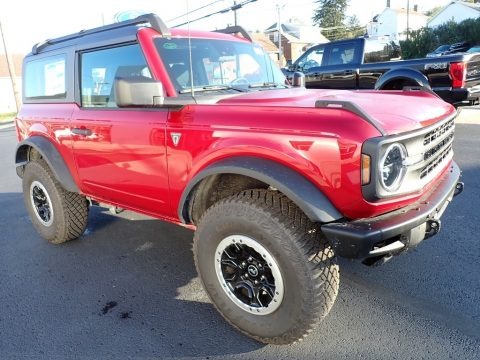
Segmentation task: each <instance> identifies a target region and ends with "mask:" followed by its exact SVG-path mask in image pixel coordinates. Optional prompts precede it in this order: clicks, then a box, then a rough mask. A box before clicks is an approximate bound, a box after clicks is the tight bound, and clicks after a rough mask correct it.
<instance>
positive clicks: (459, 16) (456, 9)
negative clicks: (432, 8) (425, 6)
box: [427, 1, 480, 28]
mask: <svg viewBox="0 0 480 360" xmlns="http://www.w3.org/2000/svg"><path fill="white" fill-rule="evenodd" d="M479 16H480V4H473V3H466V2H463V1H452V2H451V3H450V4H448V5H447V6H445V7H444V8H443V9H442V10H440V11H439V12H438V13H436V14H435V15H434V16H432V18H431V19H430V20H428V24H427V26H428V27H431V28H434V27H437V26H439V25H442V24H445V23H446V22H448V21H454V22H456V23H460V22H462V21H463V20H467V19H476V18H478V17H479Z"/></svg>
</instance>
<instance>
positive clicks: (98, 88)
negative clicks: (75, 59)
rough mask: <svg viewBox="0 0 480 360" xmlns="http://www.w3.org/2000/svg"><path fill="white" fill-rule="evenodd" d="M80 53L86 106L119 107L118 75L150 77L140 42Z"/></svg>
mask: <svg viewBox="0 0 480 360" xmlns="http://www.w3.org/2000/svg"><path fill="white" fill-rule="evenodd" d="M80 56H81V57H80V61H81V74H80V79H81V80H80V88H81V91H80V92H81V96H82V106H83V107H108V108H112V107H113V108H114V107H117V104H116V102H115V88H114V84H115V78H117V77H151V75H150V71H149V70H148V66H147V63H146V61H145V58H144V56H143V54H142V51H141V49H140V46H139V45H138V44H133V45H125V46H120V47H115V48H109V49H102V50H96V51H90V52H84V53H82V54H81V55H80Z"/></svg>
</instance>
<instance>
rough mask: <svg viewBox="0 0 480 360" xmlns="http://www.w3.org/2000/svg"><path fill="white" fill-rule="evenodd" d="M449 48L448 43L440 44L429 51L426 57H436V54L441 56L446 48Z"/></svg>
mask: <svg viewBox="0 0 480 360" xmlns="http://www.w3.org/2000/svg"><path fill="white" fill-rule="evenodd" d="M449 49H450V45H440V46H439V47H438V48H436V49H435V50H433V51H432V52H429V53H428V54H427V55H426V57H427V58H430V57H437V56H442V55H443V54H445V53H446V52H447V51H448V50H449Z"/></svg>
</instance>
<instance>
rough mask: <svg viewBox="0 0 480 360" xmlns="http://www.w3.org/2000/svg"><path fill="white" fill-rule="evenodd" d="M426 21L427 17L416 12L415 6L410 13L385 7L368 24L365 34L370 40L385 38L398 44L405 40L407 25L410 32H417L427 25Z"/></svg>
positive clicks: (405, 10)
mask: <svg viewBox="0 0 480 360" xmlns="http://www.w3.org/2000/svg"><path fill="white" fill-rule="evenodd" d="M427 20H428V17H427V16H426V15H424V14H422V13H421V12H418V11H417V7H416V6H415V7H414V8H413V9H410V11H407V9H393V8H390V7H386V8H385V10H383V11H382V12H381V13H380V14H378V15H376V16H374V18H373V19H372V21H370V22H369V24H368V25H367V34H368V36H369V37H370V38H374V39H375V38H382V39H385V38H386V39H389V40H390V41H394V42H395V43H397V44H398V43H399V41H400V40H405V39H406V38H407V24H408V29H409V30H410V31H412V30H418V29H420V28H422V27H425V26H426V25H427Z"/></svg>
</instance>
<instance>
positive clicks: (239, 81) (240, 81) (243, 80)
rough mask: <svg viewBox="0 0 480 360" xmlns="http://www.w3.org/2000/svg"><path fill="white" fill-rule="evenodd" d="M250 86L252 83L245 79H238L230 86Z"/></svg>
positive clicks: (231, 82)
mask: <svg viewBox="0 0 480 360" xmlns="http://www.w3.org/2000/svg"><path fill="white" fill-rule="evenodd" d="M248 84H250V81H248V80H247V79H246V78H244V77H238V78H236V79H233V80H232V81H230V85H248Z"/></svg>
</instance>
